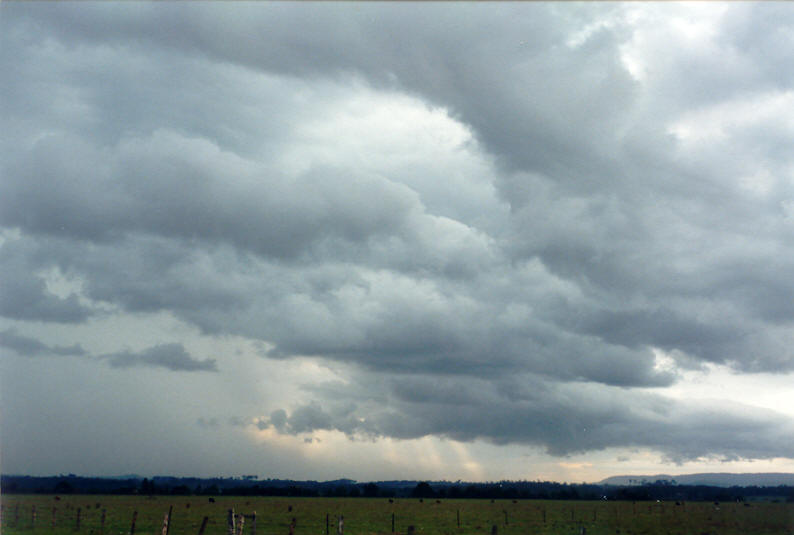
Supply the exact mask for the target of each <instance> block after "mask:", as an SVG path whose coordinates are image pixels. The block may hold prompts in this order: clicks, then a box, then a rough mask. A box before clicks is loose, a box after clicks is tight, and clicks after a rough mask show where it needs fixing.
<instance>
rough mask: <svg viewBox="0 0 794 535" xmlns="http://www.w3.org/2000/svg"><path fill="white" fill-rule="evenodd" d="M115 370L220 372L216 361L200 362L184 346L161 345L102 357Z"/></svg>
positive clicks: (174, 344) (206, 360) (173, 344)
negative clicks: (162, 369) (137, 368)
mask: <svg viewBox="0 0 794 535" xmlns="http://www.w3.org/2000/svg"><path fill="white" fill-rule="evenodd" d="M99 358H101V359H105V360H107V361H108V364H110V366H112V367H114V368H133V367H141V366H144V367H154V368H166V369H168V370H172V371H187V372H193V371H210V372H216V371H218V366H217V364H216V362H215V359H205V360H198V359H195V358H193V357H192V356H191V355H190V353H188V352H187V351H186V350H185V348H184V347H183V346H182V344H178V343H172V344H160V345H157V346H153V347H150V348H148V349H144V350H143V351H140V352H132V351H121V352H118V353H110V354H107V355H101V356H100V357H99Z"/></svg>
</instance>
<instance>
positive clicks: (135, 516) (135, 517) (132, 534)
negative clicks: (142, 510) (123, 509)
mask: <svg viewBox="0 0 794 535" xmlns="http://www.w3.org/2000/svg"><path fill="white" fill-rule="evenodd" d="M78 518H79V516H78ZM136 520H138V511H133V512H132V525H131V526H130V535H135V521H136Z"/></svg>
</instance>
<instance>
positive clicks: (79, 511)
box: [74, 507, 82, 531]
mask: <svg viewBox="0 0 794 535" xmlns="http://www.w3.org/2000/svg"><path fill="white" fill-rule="evenodd" d="M81 512H82V508H80V507H78V508H77V524H76V525H75V527H74V529H75V531H80V513H81Z"/></svg>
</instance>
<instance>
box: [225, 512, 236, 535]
mask: <svg viewBox="0 0 794 535" xmlns="http://www.w3.org/2000/svg"><path fill="white" fill-rule="evenodd" d="M226 533H228V535H235V533H234V509H229V510H228V512H227V514H226Z"/></svg>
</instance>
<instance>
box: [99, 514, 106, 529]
mask: <svg viewBox="0 0 794 535" xmlns="http://www.w3.org/2000/svg"><path fill="white" fill-rule="evenodd" d="M106 512H107V509H102V519H101V520H100V521H99V535H105V513H106Z"/></svg>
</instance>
